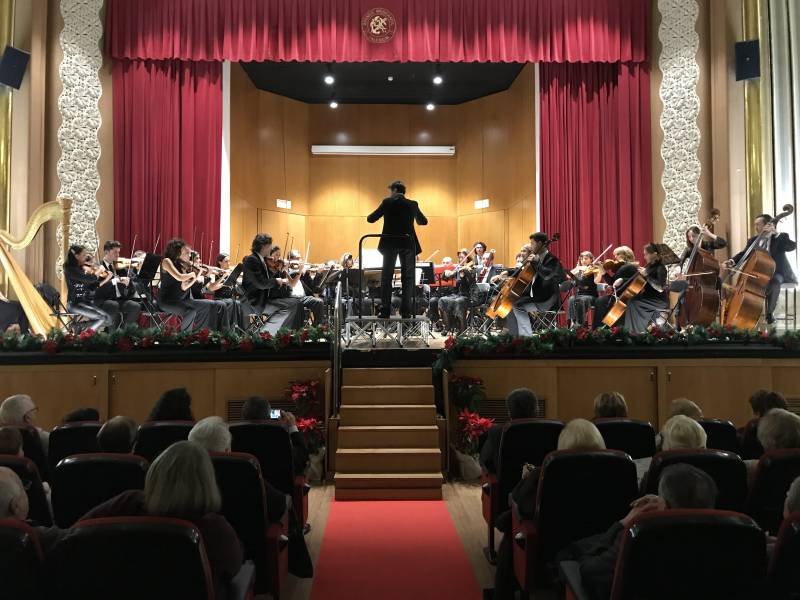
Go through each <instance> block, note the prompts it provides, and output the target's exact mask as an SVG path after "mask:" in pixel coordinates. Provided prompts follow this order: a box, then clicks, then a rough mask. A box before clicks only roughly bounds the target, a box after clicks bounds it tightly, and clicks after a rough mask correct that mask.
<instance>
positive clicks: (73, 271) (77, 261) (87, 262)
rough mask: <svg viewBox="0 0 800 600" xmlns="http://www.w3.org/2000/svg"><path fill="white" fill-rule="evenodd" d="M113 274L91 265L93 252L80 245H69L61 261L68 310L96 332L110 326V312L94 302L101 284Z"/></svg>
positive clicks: (104, 283) (108, 280)
mask: <svg viewBox="0 0 800 600" xmlns="http://www.w3.org/2000/svg"><path fill="white" fill-rule="evenodd" d="M111 277H112V275H111V274H110V273H107V272H106V271H105V269H103V268H102V267H94V266H93V265H92V255H91V254H89V251H88V250H87V249H86V248H85V247H84V246H80V245H74V246H70V247H69V252H67V260H66V261H65V263H64V279H65V280H66V282H67V310H68V311H69V312H71V313H73V314H76V315H80V316H82V317H84V318H85V319H87V320H88V322H89V327H90V328H91V329H94V330H95V331H99V330H101V329H105V328H108V327H111V326H112V325H113V324H114V320H113V319H112V318H111V315H110V314H108V313H107V312H106V311H104V310H103V309H102V308H99V307H97V306H96V305H95V301H94V297H95V293H96V292H97V289H98V288H99V287H100V286H101V285H108V283H109V282H110V281H111Z"/></svg>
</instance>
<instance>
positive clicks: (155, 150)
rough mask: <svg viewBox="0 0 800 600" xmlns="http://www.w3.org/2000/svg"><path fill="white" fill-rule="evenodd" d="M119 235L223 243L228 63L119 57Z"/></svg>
mask: <svg viewBox="0 0 800 600" xmlns="http://www.w3.org/2000/svg"><path fill="white" fill-rule="evenodd" d="M113 84H114V235H115V237H116V238H117V239H118V240H119V241H120V242H122V245H123V248H126V249H127V250H126V251H130V249H131V246H130V244H131V242H132V241H133V236H134V235H135V234H138V241H137V243H136V249H145V250H148V251H152V249H153V245H154V244H155V242H156V239H157V238H158V237H159V236H160V238H161V244H160V245H159V246H160V248H163V246H164V243H165V241H166V240H168V239H169V238H171V237H185V238H187V241H189V242H190V243H191V241H192V237H195V238H196V243H197V244H199V243H200V238H201V235H203V234H204V239H205V243H204V246H205V247H204V248H201V249H200V250H201V251H202V253H203V255H204V256H205V254H206V253H207V252H208V245H209V243H210V242H211V241H212V240H217V241H219V212H220V163H221V158H222V143H221V140H222V63H215V62H181V61H163V62H162V61H124V60H117V61H114V67H113ZM216 248H217V249H218V248H219V245H218V244H217V246H216Z"/></svg>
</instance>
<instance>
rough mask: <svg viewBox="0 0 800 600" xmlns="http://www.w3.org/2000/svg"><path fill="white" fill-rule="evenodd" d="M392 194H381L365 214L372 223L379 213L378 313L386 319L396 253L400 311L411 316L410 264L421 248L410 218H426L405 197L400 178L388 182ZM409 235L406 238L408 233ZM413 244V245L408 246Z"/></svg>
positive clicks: (419, 221) (425, 222)
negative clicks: (372, 210)
mask: <svg viewBox="0 0 800 600" xmlns="http://www.w3.org/2000/svg"><path fill="white" fill-rule="evenodd" d="M389 190H390V191H391V193H392V195H391V196H389V197H388V198H384V199H383V201H382V202H381V205H380V206H379V207H378V208H377V209H376V210H375V211H374V212H373V213H372V214H370V215H369V216H368V217H367V221H368V222H369V223H374V222H375V221H377V220H378V219H380V218H381V217H383V235H385V236H390V237H382V238H381V241H380V242H379V243H378V250H379V251H380V253H381V254H382V255H383V270H382V271H381V308H380V311H379V312H378V317H380V318H381V319H388V318H389V312H390V311H391V308H392V275H393V274H394V265H395V262H396V261H397V257H398V256H399V257H400V281H401V283H402V286H403V299H402V303H401V304H400V315H401V316H402V317H403V318H404V319H408V318H411V317H412V316H413V315H412V311H411V299H412V298H413V297H414V267H415V265H416V256H417V254H419V253H420V252H422V248H421V247H420V245H419V240H418V239H417V233H416V232H415V231H414V221H416V222H417V223H418V224H420V225H427V224H428V219H426V218H425V215H423V214H422V211H420V209H419V205H418V204H417V203H416V201H414V200H409V199H408V198H406V186H405V184H404V183H403V182H402V181H394V182H392V184H391V185H390V186H389ZM406 236H411V239H410V240H409V238H408V237H406ZM412 245H413V249H412Z"/></svg>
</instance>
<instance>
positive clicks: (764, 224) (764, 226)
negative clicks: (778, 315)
mask: <svg viewBox="0 0 800 600" xmlns="http://www.w3.org/2000/svg"><path fill="white" fill-rule="evenodd" d="M753 225H754V227H755V230H756V235H755V236H753V237H751V238H750V239H749V240H747V245H746V246H745V249H744V250H742V251H741V252H739V254H737V255H736V256H734V257H732V258H731V259H730V260H728V261H727V262H726V264H727V265H728V266H729V267H732V266H734V265H735V264H736V263H738V262H739V261H740V260H741V259H742V256H744V254H745V252H747V250H749V249H750V247H751V246H752V245H753V244H754V243H755V242H756V240H757V239H758V238H759V236H761V234H762V233H764V237H763V238H762V240H761V242H760V245H761V247H762V248H763V249H764V250H766V251H767V252H769V255H770V256H771V257H772V260H774V261H775V274H774V275H773V276H772V279H770V281H769V285H767V323H769V324H772V323H774V322H775V316H774V312H775V307H776V306H777V305H778V297H779V296H780V294H781V284H784V283H797V277H795V274H794V271H792V267H790V266H789V261H788V259H787V258H786V253H787V252H792V251H794V249H795V248H797V242H793V241H792V240H791V239H789V234H788V233H778V232H777V230H776V229H775V225H774V224H773V223H772V216H771V215H758V216H757V217H756V220H755V222H754V223H753Z"/></svg>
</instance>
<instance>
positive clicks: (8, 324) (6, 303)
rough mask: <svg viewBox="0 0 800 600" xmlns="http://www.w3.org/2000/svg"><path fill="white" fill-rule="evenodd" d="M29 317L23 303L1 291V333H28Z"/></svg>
mask: <svg viewBox="0 0 800 600" xmlns="http://www.w3.org/2000/svg"><path fill="white" fill-rule="evenodd" d="M29 329H30V326H29V325H28V317H27V316H26V315H25V311H24V310H23V309H22V304H20V303H19V302H17V301H15V300H9V299H8V298H6V297H5V296H4V295H3V293H2V292H0V335H2V334H3V333H5V332H9V333H28V330H29Z"/></svg>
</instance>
